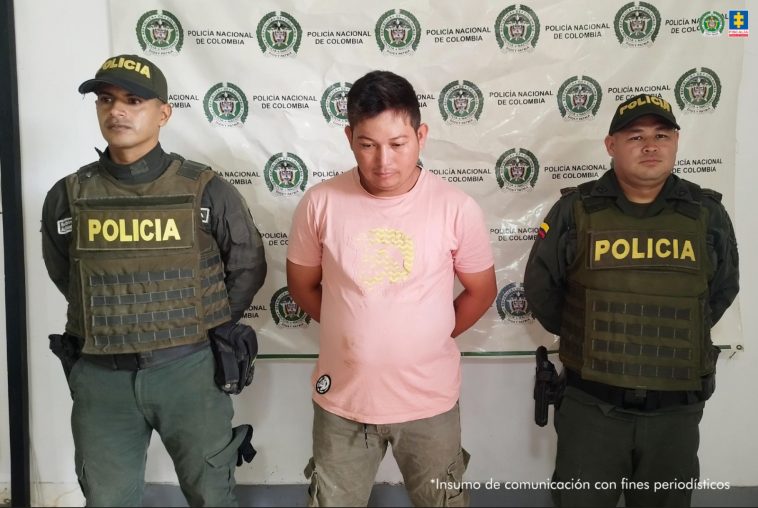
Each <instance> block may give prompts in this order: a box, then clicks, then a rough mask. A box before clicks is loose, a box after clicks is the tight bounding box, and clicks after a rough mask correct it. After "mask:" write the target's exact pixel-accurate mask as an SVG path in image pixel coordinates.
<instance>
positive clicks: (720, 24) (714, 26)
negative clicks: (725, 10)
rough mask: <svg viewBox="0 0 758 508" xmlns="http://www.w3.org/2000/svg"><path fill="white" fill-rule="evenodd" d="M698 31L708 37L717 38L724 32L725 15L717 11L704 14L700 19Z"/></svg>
mask: <svg viewBox="0 0 758 508" xmlns="http://www.w3.org/2000/svg"><path fill="white" fill-rule="evenodd" d="M697 24H698V29H699V30H700V32H701V33H702V34H703V35H705V36H707V37H717V36H719V35H721V34H722V33H723V31H724V26H725V21H724V15H723V14H721V13H720V12H716V11H708V12H705V13H703V15H702V16H700V19H698V22H697Z"/></svg>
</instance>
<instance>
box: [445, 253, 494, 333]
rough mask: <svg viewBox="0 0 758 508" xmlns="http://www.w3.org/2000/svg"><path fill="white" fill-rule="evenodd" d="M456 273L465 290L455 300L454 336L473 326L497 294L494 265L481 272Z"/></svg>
mask: <svg viewBox="0 0 758 508" xmlns="http://www.w3.org/2000/svg"><path fill="white" fill-rule="evenodd" d="M455 275H456V276H457V277H458V280H459V281H461V285H462V286H463V291H461V293H460V294H459V295H458V296H457V297H456V298H455V300H454V301H453V308H454V309H455V328H453V332H452V334H451V336H452V337H453V338H455V337H457V336H458V335H460V334H462V333H463V332H465V331H466V330H468V329H469V328H471V327H472V326H473V325H474V323H476V322H477V321H478V320H479V318H480V317H482V315H483V314H484V313H485V312H487V309H488V308H489V307H490V305H492V302H493V301H494V300H495V296H497V282H495V267H494V266H491V267H489V268H487V269H486V270H483V271H481V272H476V273H461V272H456V273H455Z"/></svg>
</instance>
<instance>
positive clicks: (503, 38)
mask: <svg viewBox="0 0 758 508" xmlns="http://www.w3.org/2000/svg"><path fill="white" fill-rule="evenodd" d="M495 38H497V44H498V46H500V49H502V50H503V51H516V52H520V51H531V50H533V49H534V47H535V46H536V45H537V39H539V38H540V21H539V18H537V14H535V12H534V11H533V10H532V9H530V8H529V7H527V6H526V5H520V4H516V5H511V6H510V7H507V8H505V9H504V10H503V11H502V12H501V13H500V15H499V16H498V17H497V20H495Z"/></svg>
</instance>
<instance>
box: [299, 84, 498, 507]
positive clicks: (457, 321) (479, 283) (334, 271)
mask: <svg viewBox="0 0 758 508" xmlns="http://www.w3.org/2000/svg"><path fill="white" fill-rule="evenodd" d="M420 117H421V115H420V112H419V103H418V100H417V98H416V93H415V91H414V90H413V87H412V86H411V84H410V83H409V82H408V81H407V80H405V79H404V78H402V77H400V76H398V75H396V74H393V73H391V72H386V71H374V72H370V73H368V74H366V75H365V76H363V77H362V78H360V79H359V80H358V81H356V82H355V83H354V84H353V86H352V87H351V89H350V92H349V94H348V120H349V126H348V127H346V128H345V133H346V134H347V139H348V141H349V142H350V147H351V149H352V151H353V153H354V155H355V159H356V161H357V166H356V167H355V168H353V169H352V170H350V171H348V172H346V173H343V174H341V175H339V176H336V177H334V178H332V179H330V180H327V181H325V182H322V183H321V184H319V185H316V186H314V187H313V188H311V189H310V190H309V191H308V192H306V194H305V196H304V197H303V199H302V200H301V202H300V204H299V205H298V207H297V210H296V211H295V216H294V218H293V222H292V231H291V233H290V237H289V239H290V242H289V250H288V252H287V284H288V287H289V291H290V294H291V295H292V297H293V299H294V300H295V301H296V302H297V303H298V305H300V307H301V308H302V309H303V310H304V311H305V312H307V313H308V314H310V315H311V317H312V318H313V319H315V320H316V321H318V322H319V323H321V330H320V332H321V333H320V354H319V359H318V363H317V364H316V368H315V370H314V372H313V379H312V381H313V386H314V392H313V402H314V421H313V458H312V459H311V462H310V464H309V466H308V468H307V469H306V474H307V475H308V476H309V477H310V478H311V482H312V483H311V488H310V495H311V505H312V506H315V505H318V506H360V505H362V506H365V505H366V503H367V502H368V498H369V495H370V493H371V487H372V486H373V483H374V478H375V476H376V471H377V468H378V467H379V463H380V462H381V460H382V458H383V457H384V454H385V452H386V450H387V445H388V444H391V445H392V452H393V454H394V456H395V459H396V460H397V462H398V466H399V467H400V471H401V473H402V474H403V478H404V480H405V485H406V487H407V489H408V492H409V495H410V498H411V501H412V502H413V503H414V505H417V506H442V505H445V506H465V505H467V503H468V493H467V492H466V491H465V489H463V488H462V485H461V480H462V475H463V472H464V471H465V468H466V463H467V462H468V454H467V453H466V452H465V451H464V450H463V449H462V448H461V444H460V416H459V411H458V397H459V394H460V351H459V350H458V347H457V345H456V343H455V341H454V340H453V338H454V337H457V336H458V335H460V334H461V333H462V332H463V331H465V330H466V329H468V328H469V327H470V326H472V325H473V324H474V323H475V322H476V321H477V320H478V319H479V318H480V317H481V316H482V314H484V312H485V311H486V310H487V308H488V307H489V306H490V305H491V304H492V301H493V300H494V298H495V295H496V292H497V287H496V283H495V271H494V267H493V257H492V250H491V248H490V243H489V237H488V234H487V230H486V227H485V224H484V219H483V214H482V211H481V209H480V207H479V206H478V205H477V204H476V202H475V201H474V200H473V199H472V198H471V197H469V196H468V195H466V194H465V193H464V192H462V191H460V190H459V189H457V188H456V187H454V186H452V185H450V184H448V183H447V182H444V181H443V180H442V179H440V178H439V177H437V176H435V175H433V174H430V173H428V172H427V171H423V170H422V169H421V168H420V167H419V166H417V162H418V158H419V153H420V150H421V149H422V148H423V146H424V142H425V141H426V138H427V133H428V126H427V125H426V124H422V123H421V118H420ZM456 276H457V277H458V280H459V281H460V283H461V285H462V286H463V291H462V292H461V293H460V294H458V295H457V296H455V295H454V282H455V277H456Z"/></svg>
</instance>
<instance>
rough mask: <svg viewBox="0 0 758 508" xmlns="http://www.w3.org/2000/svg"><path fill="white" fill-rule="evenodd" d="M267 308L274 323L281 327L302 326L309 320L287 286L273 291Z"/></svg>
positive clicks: (306, 324)
mask: <svg viewBox="0 0 758 508" xmlns="http://www.w3.org/2000/svg"><path fill="white" fill-rule="evenodd" d="M269 308H270V309H271V317H272V318H273V319H274V323H276V324H277V325H278V326H280V327H282V328H304V327H306V326H308V323H310V322H311V317H310V316H309V315H308V314H306V313H305V311H304V310H303V309H301V308H300V306H299V305H298V304H297V303H295V301H294V300H293V299H292V297H291V296H290V292H289V289H287V286H284V287H283V288H280V289H279V290H278V291H276V292H275V293H274V296H272V297H271V305H270V306H269Z"/></svg>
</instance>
